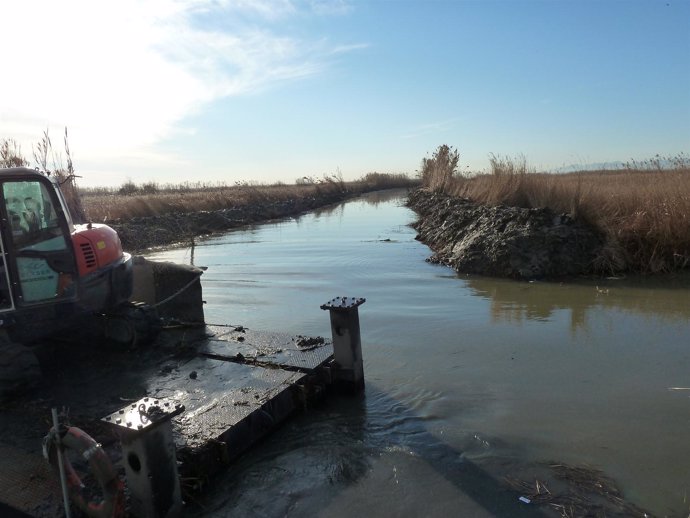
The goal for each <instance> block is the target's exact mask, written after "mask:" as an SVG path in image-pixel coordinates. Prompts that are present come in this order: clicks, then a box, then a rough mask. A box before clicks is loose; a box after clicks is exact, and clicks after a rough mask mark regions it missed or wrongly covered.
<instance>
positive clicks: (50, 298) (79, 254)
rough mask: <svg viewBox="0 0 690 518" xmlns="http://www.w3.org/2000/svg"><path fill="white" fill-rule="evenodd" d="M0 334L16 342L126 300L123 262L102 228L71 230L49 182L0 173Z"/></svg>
mask: <svg viewBox="0 0 690 518" xmlns="http://www.w3.org/2000/svg"><path fill="white" fill-rule="evenodd" d="M0 222H1V223H2V224H1V229H0V255H1V256H2V260H1V261H0V270H1V271H0V328H5V329H6V330H7V331H8V332H9V334H10V336H11V337H12V339H13V340H17V341H21V342H24V341H26V340H31V339H32V338H37V337H40V336H41V335H47V334H50V333H54V332H55V331H57V330H58V329H60V328H62V327H64V326H65V325H69V323H70V322H71V321H72V319H73V318H75V317H79V316H83V315H84V314H86V313H98V312H105V311H107V310H109V309H114V308H117V307H118V306H120V305H122V304H124V303H126V302H127V300H128V298H129V296H130V295H131V292H132V265H131V256H130V255H129V254H125V253H124V252H123V251H122V246H121V244H120V240H119V238H118V236H117V233H116V232H115V231H114V230H113V229H111V228H110V227H108V226H106V225H94V224H90V223H89V224H86V225H75V224H74V223H73V221H72V218H71V216H70V213H69V210H68V209H67V205H66V203H65V200H64V198H63V196H62V192H61V191H60V188H59V185H58V183H57V181H56V180H55V179H54V178H52V177H49V176H47V175H46V174H43V173H41V172H38V171H35V170H32V169H28V168H9V169H0Z"/></svg>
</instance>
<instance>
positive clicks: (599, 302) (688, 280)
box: [465, 275, 690, 333]
mask: <svg viewBox="0 0 690 518" xmlns="http://www.w3.org/2000/svg"><path fill="white" fill-rule="evenodd" d="M465 282H466V283H467V287H468V288H469V289H470V290H471V291H472V293H473V294H474V295H475V296H478V297H482V298H485V299H487V300H489V301H490V314H491V320H492V321H493V322H508V323H511V322H512V323H520V322H523V321H526V320H536V321H548V320H550V319H551V318H552V316H553V314H554V313H555V312H557V311H569V314H570V315H569V321H570V331H571V332H572V333H575V332H577V331H578V329H580V330H581V329H585V328H586V327H587V325H588V324H587V319H588V317H589V315H591V314H592V313H596V312H601V311H607V310H609V311H610V310H615V311H622V312H627V313H632V314H635V315H640V316H645V317H653V318H660V319H662V320H665V321H676V322H683V321H689V320H690V305H689V304H688V289H689V288H688V285H690V275H674V276H673V277H665V278H657V279H656V280H649V279H648V280H646V282H645V283H644V284H642V285H641V282H640V280H639V279H626V280H616V281H612V280H605V279H604V280H597V281H594V280H591V281H576V282H573V283H568V284H565V283H549V282H516V281H510V280H503V279H493V278H482V277H471V278H467V279H466V280H465Z"/></svg>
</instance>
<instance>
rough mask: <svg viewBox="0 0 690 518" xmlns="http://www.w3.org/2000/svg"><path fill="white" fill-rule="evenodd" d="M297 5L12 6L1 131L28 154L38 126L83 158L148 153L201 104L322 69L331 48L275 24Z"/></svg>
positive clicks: (41, 2)
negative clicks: (66, 137) (65, 132)
mask: <svg viewBox="0 0 690 518" xmlns="http://www.w3.org/2000/svg"><path fill="white" fill-rule="evenodd" d="M308 4H309V5H308V6H307V8H311V9H312V10H316V9H319V10H324V9H326V7H329V8H330V10H331V12H333V11H337V10H342V9H344V6H345V5H346V4H345V3H343V2H340V1H336V2H325V3H324V2H308ZM312 4H314V5H312ZM317 4H318V5H317ZM326 4H328V5H326ZM315 6H316V7H315ZM302 8H303V4H302V3H299V2H291V1H289V0H275V1H268V0H217V1H213V0H153V1H147V2H142V1H138V0H118V1H117V2H107V3H106V2H94V1H93V0H63V1H61V2H55V1H53V0H23V1H22V2H12V3H10V4H8V5H7V6H4V7H3V28H2V31H0V48H3V49H5V52H4V56H3V68H4V72H5V73H4V74H3V75H4V76H5V77H4V78H3V80H2V82H0V137H12V138H15V139H16V140H17V141H19V142H20V143H21V144H22V148H23V150H24V152H25V154H30V152H27V151H28V150H29V149H30V147H31V145H32V144H33V143H34V142H36V141H37V140H38V138H39V137H40V135H41V133H42V131H43V130H44V129H45V128H46V127H50V128H51V134H55V133H57V134H61V133H62V128H63V127H65V126H67V127H68V128H69V131H70V140H71V141H72V142H73V143H74V142H78V148H79V150H80V153H81V156H82V157H83V156H86V158H93V157H96V156H98V157H103V158H106V157H117V156H123V155H127V156H130V157H134V156H148V157H149V159H150V158H151V155H150V153H151V146H152V145H153V144H155V143H157V142H160V141H161V140H163V139H165V138H166V137H169V136H171V135H173V134H175V132H177V131H187V130H185V129H184V128H179V127H178V125H179V123H180V121H182V120H184V119H185V118H186V117H188V116H190V115H192V114H194V113H195V112H197V111H198V110H200V109H201V108H202V107H203V106H204V105H205V104H207V103H209V102H211V101H213V100H215V99H218V98H221V97H224V96H230V95H238V94H242V93H245V92H250V91H256V90H260V89H262V88H266V87H268V86H269V85H272V84H275V82H276V81H280V80H286V79H293V78H299V77H304V76H308V75H311V74H315V73H317V72H319V71H320V70H321V69H322V68H323V67H324V62H325V61H324V60H326V59H327V56H328V55H329V54H332V52H336V53H337V52H339V50H338V48H336V49H334V50H331V49H324V48H322V47H323V46H322V44H318V43H317V44H313V43H310V42H306V41H301V40H299V39H296V38H293V37H290V36H285V35H281V34H278V33H277V32H276V29H275V28H272V24H271V20H276V19H278V18H280V17H285V16H289V15H291V14H292V13H295V12H297V10H299V9H302ZM201 20H205V21H208V22H213V23H201ZM350 48H351V49H354V48H358V46H357V45H353V46H350V47H348V48H344V50H348V49H350ZM8 73H11V77H8ZM53 136H54V135H53Z"/></svg>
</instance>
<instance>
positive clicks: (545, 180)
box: [422, 148, 690, 273]
mask: <svg viewBox="0 0 690 518" xmlns="http://www.w3.org/2000/svg"><path fill="white" fill-rule="evenodd" d="M439 149H440V148H439ZM427 160H428V159H427ZM489 162H490V171H489V172H488V173H481V174H475V175H460V174H457V172H455V173H454V174H453V175H452V177H451V178H448V177H447V175H445V174H444V175H442V176H441V177H439V178H435V177H434V174H433V172H432V173H428V174H427V176H425V175H424V174H422V180H423V183H424V186H426V187H427V188H431V189H437V190H438V189H439V185H442V190H443V192H446V193H448V194H451V195H454V196H459V197H463V198H468V199H470V200H472V201H475V202H477V203H482V204H487V205H499V204H502V205H512V206H519V207H526V208H532V207H548V208H550V209H552V210H554V211H555V212H557V213H569V214H571V215H573V216H574V217H576V218H581V219H584V220H586V221H587V222H589V223H590V224H592V225H594V226H595V227H596V228H597V229H599V231H601V232H602V233H603V234H604V235H605V236H606V238H607V242H608V246H607V247H606V248H605V249H604V250H603V251H602V255H601V257H600V258H599V261H598V264H597V267H598V269H599V270H600V271H602V272H616V271H621V270H633V271H639V272H644V273H657V272H668V271H673V270H678V269H683V268H687V267H690V158H688V156H687V155H685V154H683V153H680V154H678V155H676V156H673V157H659V156H657V157H654V158H653V159H650V160H645V161H642V162H630V163H628V164H626V165H625V166H624V167H623V168H621V169H617V170H594V171H592V170H583V171H579V172H574V173H538V172H536V171H535V170H534V169H533V168H531V167H530V166H529V164H528V163H527V160H526V159H525V157H518V158H510V157H500V156H495V155H492V156H491V157H490V159H489ZM424 165H425V162H423V163H422V167H423V168H424ZM427 170H428V171H434V169H433V168H428V169H427ZM422 172H423V173H424V172H425V171H424V169H423V171H422Z"/></svg>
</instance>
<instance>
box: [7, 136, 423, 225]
mask: <svg viewBox="0 0 690 518" xmlns="http://www.w3.org/2000/svg"><path fill="white" fill-rule="evenodd" d="M64 149H65V152H64V159H63V154H62V153H60V152H56V151H55V149H54V148H53V145H52V142H51V140H50V137H49V135H48V132H47V131H45V132H44V134H43V137H42V139H41V140H40V141H39V143H38V144H36V145H35V147H34V149H33V158H34V160H33V163H34V164H33V165H34V166H35V167H38V168H39V169H40V170H42V171H52V172H51V174H53V175H55V176H57V178H58V180H59V181H60V184H61V185H62V189H63V192H64V194H65V196H66V198H67V200H68V204H69V205H70V211H71V212H72V216H73V217H74V218H75V220H77V221H78V222H82V221H92V222H107V221H113V220H119V221H125V220H129V219H132V218H138V217H149V216H162V215H166V214H184V213H191V212H201V211H217V210H223V209H243V208H248V207H251V206H256V205H262V206H265V205H266V204H270V203H281V202H287V201H294V202H298V203H297V206H313V203H311V202H313V201H314V200H320V199H323V200H324V201H326V202H327V201H329V200H333V199H336V198H337V199H343V198H345V197H347V196H351V195H356V194H360V193H364V192H369V191H375V190H381V189H392V188H398V187H404V188H407V187H416V186H418V185H419V183H420V182H419V179H417V178H411V177H409V176H408V175H405V174H383V173H376V172H373V173H368V174H366V175H364V176H363V177H362V178H360V179H359V180H356V181H352V182H346V181H344V180H343V178H342V175H341V174H340V173H339V172H338V173H337V174H332V175H324V176H323V177H321V178H314V177H308V176H305V177H302V178H298V179H297V180H296V181H295V183H294V184H284V183H275V184H271V185H269V184H260V183H253V182H237V183H235V184H234V185H227V184H224V183H220V182H216V183H203V182H196V183H192V182H184V183H179V184H163V185H161V184H158V183H155V182H144V183H139V184H137V183H135V182H133V181H132V180H127V181H125V182H124V183H123V184H122V185H121V186H120V187H116V188H107V187H97V188H79V187H77V185H76V183H75V179H76V178H77V176H76V175H75V174H74V167H73V163H72V157H71V154H70V149H69V143H68V140H67V130H66V129H65V135H64ZM31 165H32V162H30V161H29V160H27V159H26V158H25V157H24V155H23V154H22V150H21V148H20V147H19V145H18V144H17V143H16V141H14V140H13V139H11V138H0V167H22V166H24V167H30V166H31ZM306 200H309V201H310V203H299V202H301V201H306Z"/></svg>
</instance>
